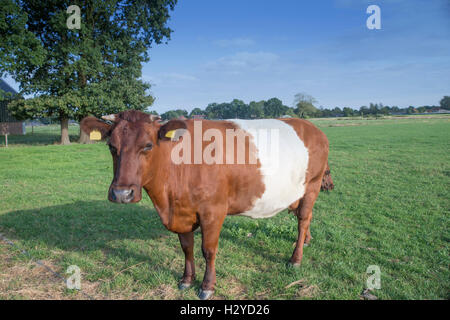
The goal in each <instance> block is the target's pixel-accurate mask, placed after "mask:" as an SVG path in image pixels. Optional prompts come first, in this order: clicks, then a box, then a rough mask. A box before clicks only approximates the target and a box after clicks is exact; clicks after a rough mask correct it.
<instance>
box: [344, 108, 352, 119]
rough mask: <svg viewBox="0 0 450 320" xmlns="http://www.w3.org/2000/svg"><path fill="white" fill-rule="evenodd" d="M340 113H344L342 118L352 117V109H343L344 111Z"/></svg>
mask: <svg viewBox="0 0 450 320" xmlns="http://www.w3.org/2000/svg"><path fill="white" fill-rule="evenodd" d="M342 112H343V113H344V117H351V116H353V109H352V108H349V107H344V109H342Z"/></svg>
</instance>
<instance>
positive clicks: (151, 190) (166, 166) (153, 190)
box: [144, 146, 171, 227]
mask: <svg viewBox="0 0 450 320" xmlns="http://www.w3.org/2000/svg"><path fill="white" fill-rule="evenodd" d="M160 149H161V150H158V151H159V152H158V154H157V155H158V156H157V157H155V158H154V159H152V164H151V169H150V172H149V173H148V174H149V181H148V183H147V184H146V185H144V189H145V191H146V192H147V194H148V196H149V197H150V199H151V200H152V202H153V205H154V207H155V209H156V211H157V212H158V214H159V216H160V218H161V221H162V222H163V224H164V225H165V226H166V227H167V226H168V225H169V205H170V204H169V199H168V191H169V190H168V189H169V186H170V184H169V182H170V181H169V173H170V170H171V163H170V150H169V149H168V148H167V147H164V146H161V147H160ZM155 151H156V150H155ZM167 159H169V160H167Z"/></svg>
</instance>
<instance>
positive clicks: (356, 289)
mask: <svg viewBox="0 0 450 320" xmlns="http://www.w3.org/2000/svg"><path fill="white" fill-rule="evenodd" d="M449 119H450V118H446V117H443V118H434V117H426V118H414V119H402V118H391V119H375V120H358V119H351V120H345V121H342V120H337V119H313V120H312V121H313V122H315V123H316V124H317V125H318V126H319V127H320V128H321V129H322V130H323V131H324V132H325V133H326V134H327V136H328V138H329V140H330V146H331V147H330V149H331V153H330V167H331V171H332V177H333V180H334V182H335V185H336V188H335V190H333V191H332V192H330V193H321V194H320V196H319V199H318V201H317V202H316V205H315V210H314V217H313V222H312V225H311V233H312V236H313V240H312V242H311V246H309V247H307V248H305V251H304V258H303V263H302V266H301V267H300V268H299V269H291V268H288V267H286V262H287V260H288V259H289V257H290V256H291V254H292V251H293V243H294V241H295V240H296V235H297V226H296V219H295V218H294V217H293V216H292V215H290V214H287V213H286V212H282V213H280V214H278V215H277V216H276V217H274V218H270V219H264V220H252V219H248V218H245V217H228V218H227V219H226V221H225V224H224V227H223V230H222V233H221V238H220V243H219V253H218V256H217V260H216V269H217V281H218V282H217V287H216V296H218V297H220V298H226V299H232V298H237V299H240V298H249V299H310V298H312V299H360V295H361V292H362V291H363V289H364V288H365V287H366V280H367V278H368V276H369V274H367V273H366V269H367V267H368V266H369V265H378V266H379V267H380V269H381V289H380V290H374V292H373V294H375V295H376V296H377V297H378V298H380V299H448V298H449V287H450V272H449V264H450V259H449V239H450V234H449V208H450V201H449V199H450V194H449V186H450V185H449V182H450V155H449V150H450V122H449ZM54 128H56V129H57V127H54ZM54 128H53V129H52V128H51V127H50V128H35V134H34V136H33V137H31V136H30V135H27V136H25V137H14V136H12V137H10V143H11V146H10V147H9V148H0V164H1V166H0V203H1V205H0V232H2V233H4V234H5V235H6V236H8V237H9V238H10V239H13V240H14V241H15V242H16V243H17V244H18V245H19V246H20V247H22V248H24V249H26V250H28V251H29V252H30V253H31V254H32V255H33V256H34V257H35V258H36V259H43V260H46V261H52V262H53V263H54V264H55V266H57V267H58V269H59V271H61V272H62V273H63V272H64V270H65V269H66V268H67V267H68V266H69V265H78V266H79V267H80V268H81V270H82V276H83V278H82V284H83V282H84V283H86V282H88V283H94V284H98V286H97V287H96V289H95V292H94V293H95V294H97V295H101V296H106V297H112V298H136V297H137V298H146V299H158V298H179V299H183V298H185V299H194V298H195V295H196V291H197V290H198V288H199V286H200V282H201V280H202V278H203V272H204V261H203V257H202V255H201V250H200V243H201V237H200V234H199V233H197V234H196V235H195V245H196V268H197V274H198V275H197V281H196V283H195V286H194V287H193V288H192V289H189V290H188V291H186V292H184V293H179V292H178V291H177V289H176V285H177V282H178V280H179V278H180V277H181V275H182V272H183V263H184V258H183V253H182V251H181V248H180V246H179V243H178V238H177V236H176V235H175V234H172V233H170V232H168V231H166V230H165V228H164V227H163V225H162V224H161V222H160V220H159V217H158V215H157V213H156V211H155V210H154V209H153V206H152V203H151V201H150V200H149V199H148V197H144V199H143V200H142V201H141V202H140V203H138V204H133V205H116V204H112V203H110V202H108V201H107V198H106V195H107V190H108V186H109V183H110V181H111V178H112V161H111V158H110V155H109V152H108V150H107V147H106V146H105V145H104V143H97V144H94V145H79V144H72V145H70V146H58V145H39V144H43V143H46V142H45V141H50V140H52V141H54V140H57V137H55V135H54V134H55V133H58V131H55V130H54ZM41 130H42V131H41ZM52 130H53V131H52ZM77 132H78V128H77V127H71V133H73V134H74V136H75V135H76V134H77ZM41 138H42V139H41ZM44 138H45V139H44ZM43 140H44V141H43ZM30 141H31V143H32V144H35V145H36V146H26V145H25V144H29V143H30ZM11 250H12V249H11ZM16 259H17V261H18V263H19V261H22V260H24V259H25V260H26V259H27V258H25V257H21V256H20V254H19V253H17V257H16ZM127 268H128V269H127ZM1 273H2V270H0V274H1ZM297 280H303V281H302V284H301V285H300V286H299V285H293V286H291V287H289V288H287V289H286V286H287V285H288V284H290V283H292V282H294V281H297ZM17 281H19V285H20V279H17ZM16 286H17V284H16ZM64 294H65V295H66V296H67V297H69V298H70V297H71V296H70V295H71V293H70V291H67V292H66V293H64ZM4 297H7V298H21V297H20V296H17V295H16V294H12V293H11V295H8V292H6V293H4Z"/></svg>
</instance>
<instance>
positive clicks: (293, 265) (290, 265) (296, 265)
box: [287, 261, 301, 268]
mask: <svg viewBox="0 0 450 320" xmlns="http://www.w3.org/2000/svg"><path fill="white" fill-rule="evenodd" d="M300 265H301V263H300V262H292V261H289V262H288V263H287V266H288V268H300Z"/></svg>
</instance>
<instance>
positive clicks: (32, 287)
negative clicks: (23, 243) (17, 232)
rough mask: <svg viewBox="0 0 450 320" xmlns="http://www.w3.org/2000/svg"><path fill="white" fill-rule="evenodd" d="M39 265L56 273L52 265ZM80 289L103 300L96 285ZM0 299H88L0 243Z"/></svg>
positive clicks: (45, 261) (90, 284)
mask: <svg viewBox="0 0 450 320" xmlns="http://www.w3.org/2000/svg"><path fill="white" fill-rule="evenodd" d="M40 262H41V263H42V264H44V265H45V266H47V267H49V268H50V269H52V270H53V271H57V272H58V271H59V270H58V267H57V266H56V265H55V264H54V262H53V261H50V260H41V261H40ZM63 276H64V275H63ZM81 286H82V290H83V292H85V293H87V294H88V295H90V296H92V297H93V298H95V299H105V297H104V296H102V295H100V294H98V284H96V283H90V282H88V281H83V282H82V284H81ZM0 299H26V300H68V299H70V300H72V299H81V300H85V299H89V297H87V296H86V295H84V294H83V293H81V292H79V291H77V290H68V289H67V287H66V285H65V283H64V282H63V280H62V279H61V278H59V277H57V276H56V275H54V274H53V273H51V272H50V271H49V270H48V269H47V268H46V267H44V266H42V265H38V264H36V263H35V262H34V261H32V260H30V259H26V260H24V259H23V255H22V254H21V253H19V252H17V251H16V250H12V249H11V247H10V246H9V245H7V244H4V243H0Z"/></svg>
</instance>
